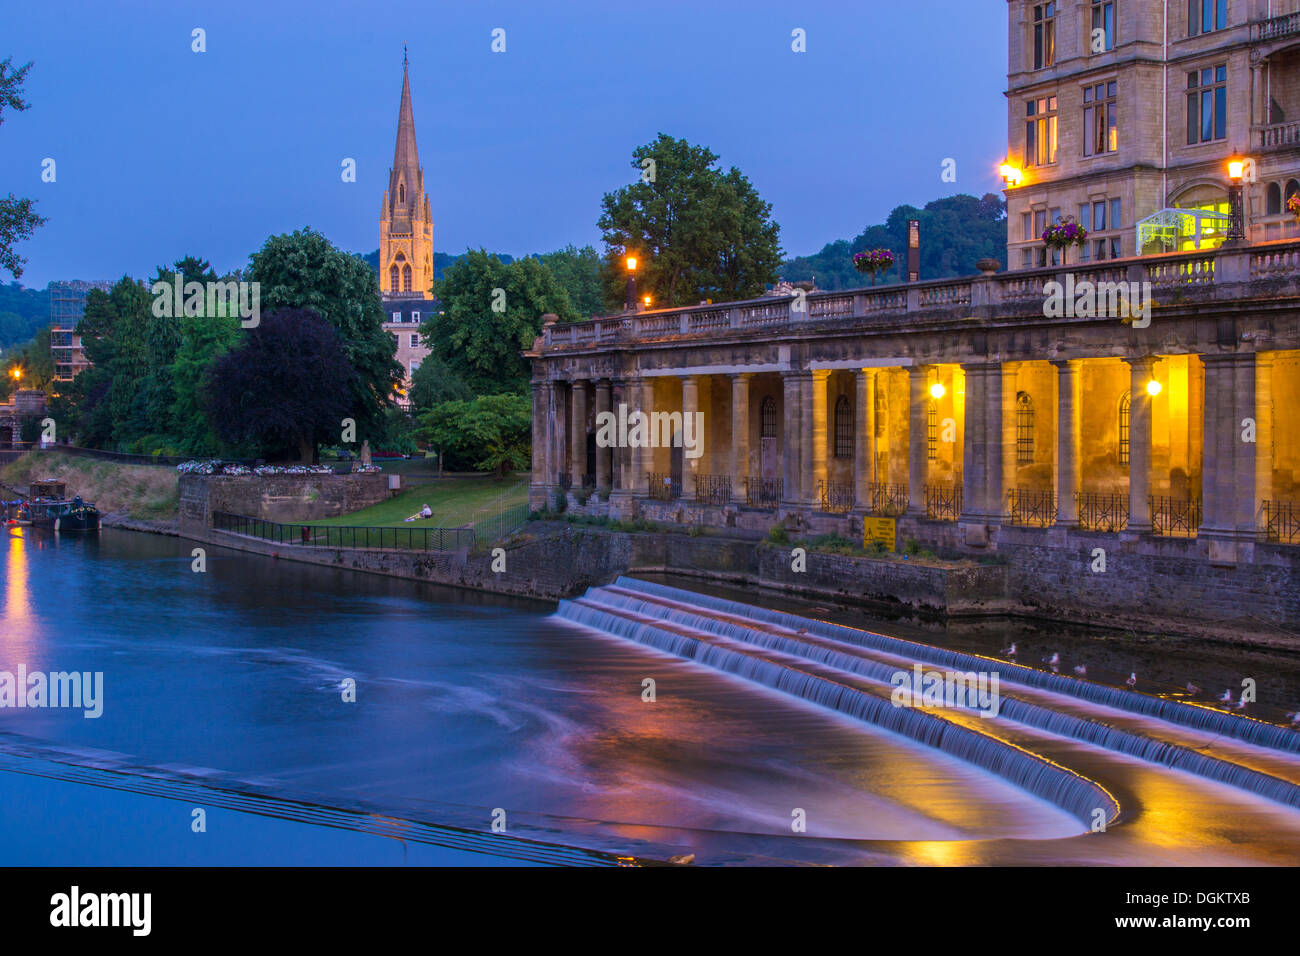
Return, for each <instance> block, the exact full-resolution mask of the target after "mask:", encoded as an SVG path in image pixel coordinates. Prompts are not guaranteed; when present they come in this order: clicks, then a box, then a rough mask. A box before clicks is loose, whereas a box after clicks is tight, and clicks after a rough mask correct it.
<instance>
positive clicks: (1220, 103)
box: [1187, 66, 1228, 146]
mask: <svg viewBox="0 0 1300 956" xmlns="http://www.w3.org/2000/svg"><path fill="white" fill-rule="evenodd" d="M1227 83H1228V68H1227V66H1213V67H1206V68H1205V69H1203V70H1192V71H1191V72H1190V73H1188V74H1187V144H1188V145H1189V146H1190V145H1192V144H1194V143H1210V142H1213V141H1214V140H1217V139H1225V138H1226V137H1227V135H1228V85H1227Z"/></svg>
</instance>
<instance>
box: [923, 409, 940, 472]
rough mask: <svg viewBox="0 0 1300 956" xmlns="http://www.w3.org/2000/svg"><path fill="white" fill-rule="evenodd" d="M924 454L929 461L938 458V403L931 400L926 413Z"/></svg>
mask: <svg viewBox="0 0 1300 956" xmlns="http://www.w3.org/2000/svg"><path fill="white" fill-rule="evenodd" d="M925 454H926V457H927V458H928V459H930V461H937V460H938V458H939V403H938V402H936V401H934V400H933V399H931V400H930V408H929V411H928V412H927V413H926V428H925Z"/></svg>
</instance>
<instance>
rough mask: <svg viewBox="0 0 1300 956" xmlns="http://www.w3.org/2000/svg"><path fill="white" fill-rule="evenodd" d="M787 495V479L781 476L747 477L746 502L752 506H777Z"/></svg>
mask: <svg viewBox="0 0 1300 956" xmlns="http://www.w3.org/2000/svg"><path fill="white" fill-rule="evenodd" d="M784 496H785V481H784V479H781V478H746V479H745V504H747V505H749V506H750V507H752V508H776V507H779V506H780V504H781V499H782V498H783V497H784Z"/></svg>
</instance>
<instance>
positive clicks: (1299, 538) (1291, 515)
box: [1264, 501, 1300, 544]
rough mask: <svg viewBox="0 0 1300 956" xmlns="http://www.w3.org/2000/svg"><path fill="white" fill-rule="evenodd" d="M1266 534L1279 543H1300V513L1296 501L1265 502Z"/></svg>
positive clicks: (1269, 538) (1270, 539)
mask: <svg viewBox="0 0 1300 956" xmlns="http://www.w3.org/2000/svg"><path fill="white" fill-rule="evenodd" d="M1264 535H1265V537H1267V538H1268V540H1269V541H1276V542H1277V543H1278V544H1300V514H1297V509H1296V503H1295V502H1294V501H1265V502H1264Z"/></svg>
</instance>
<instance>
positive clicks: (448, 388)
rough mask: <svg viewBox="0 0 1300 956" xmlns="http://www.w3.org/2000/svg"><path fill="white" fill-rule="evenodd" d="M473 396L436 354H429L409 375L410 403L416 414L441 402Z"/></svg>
mask: <svg viewBox="0 0 1300 956" xmlns="http://www.w3.org/2000/svg"><path fill="white" fill-rule="evenodd" d="M473 397H474V396H473V394H471V392H470V390H469V386H467V385H466V384H465V383H464V382H463V381H461V379H460V376H458V375H457V374H456V373H455V372H453V371H452V370H451V368H450V367H448V365H447V363H446V362H444V361H443V360H442V359H441V358H439V357H438V356H437V355H433V354H430V355H429V356H428V357H427V358H425V360H424V361H423V362H421V363H420V367H419V368H417V369H416V370H415V372H414V373H413V374H412V375H411V405H412V406H413V407H414V408H415V411H416V413H417V414H418V413H420V412H427V411H428V410H429V409H431V408H433V406H435V405H441V404H442V403H443V402H454V401H460V400H464V399H469V398H473Z"/></svg>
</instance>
